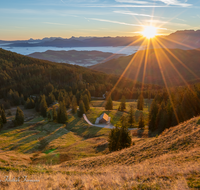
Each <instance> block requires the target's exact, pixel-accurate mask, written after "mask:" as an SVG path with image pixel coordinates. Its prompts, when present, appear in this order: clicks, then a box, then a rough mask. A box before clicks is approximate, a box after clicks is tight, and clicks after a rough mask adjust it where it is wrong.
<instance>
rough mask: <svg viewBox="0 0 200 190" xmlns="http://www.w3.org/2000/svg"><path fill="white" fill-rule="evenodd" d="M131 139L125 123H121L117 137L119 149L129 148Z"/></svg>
mask: <svg viewBox="0 0 200 190" xmlns="http://www.w3.org/2000/svg"><path fill="white" fill-rule="evenodd" d="M131 143H132V139H131V134H130V131H129V130H128V125H127V122H126V121H122V123H121V128H120V136H119V149H120V150H121V149H123V148H128V147H130V146H131Z"/></svg>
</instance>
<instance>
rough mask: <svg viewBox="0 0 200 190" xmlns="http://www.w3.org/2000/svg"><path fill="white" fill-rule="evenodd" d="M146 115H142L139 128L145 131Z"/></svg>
mask: <svg viewBox="0 0 200 190" xmlns="http://www.w3.org/2000/svg"><path fill="white" fill-rule="evenodd" d="M144 126H145V125H144V115H143V113H140V117H139V128H140V129H144Z"/></svg>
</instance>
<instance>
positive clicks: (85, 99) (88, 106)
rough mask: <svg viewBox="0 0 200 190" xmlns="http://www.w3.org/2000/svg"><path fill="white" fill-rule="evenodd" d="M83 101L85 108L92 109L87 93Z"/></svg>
mask: <svg viewBox="0 0 200 190" xmlns="http://www.w3.org/2000/svg"><path fill="white" fill-rule="evenodd" d="M83 103H84V105H85V110H86V111H88V110H89V109H90V103H89V99H88V96H87V94H85V95H84V97H83Z"/></svg>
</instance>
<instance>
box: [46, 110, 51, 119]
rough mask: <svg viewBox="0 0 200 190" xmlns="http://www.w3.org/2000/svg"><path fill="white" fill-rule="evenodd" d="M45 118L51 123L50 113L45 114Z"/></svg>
mask: <svg viewBox="0 0 200 190" xmlns="http://www.w3.org/2000/svg"><path fill="white" fill-rule="evenodd" d="M47 118H48V121H51V113H50V111H49V112H48V114H47Z"/></svg>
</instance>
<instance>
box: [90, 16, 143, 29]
mask: <svg viewBox="0 0 200 190" xmlns="http://www.w3.org/2000/svg"><path fill="white" fill-rule="evenodd" d="M89 19H90V20H96V21H100V22H109V23H113V24H121V25H127V26H141V27H143V26H144V25H138V24H130V23H126V22H119V21H113V20H106V19H99V18H89Z"/></svg>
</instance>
